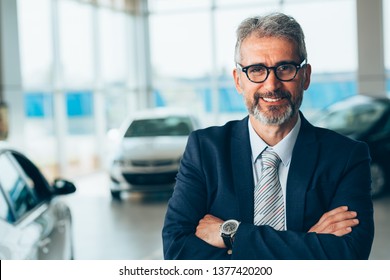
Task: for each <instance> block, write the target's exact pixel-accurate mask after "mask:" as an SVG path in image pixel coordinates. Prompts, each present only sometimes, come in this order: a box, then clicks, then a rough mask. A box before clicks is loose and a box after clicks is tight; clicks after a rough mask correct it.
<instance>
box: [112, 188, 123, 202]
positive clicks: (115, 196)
mask: <svg viewBox="0 0 390 280" xmlns="http://www.w3.org/2000/svg"><path fill="white" fill-rule="evenodd" d="M111 197H112V198H113V199H115V200H121V192H120V191H113V190H111Z"/></svg>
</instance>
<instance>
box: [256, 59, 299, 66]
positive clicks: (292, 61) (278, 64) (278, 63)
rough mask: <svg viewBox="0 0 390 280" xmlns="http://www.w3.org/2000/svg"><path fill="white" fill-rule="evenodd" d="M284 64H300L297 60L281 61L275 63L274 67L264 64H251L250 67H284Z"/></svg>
mask: <svg viewBox="0 0 390 280" xmlns="http://www.w3.org/2000/svg"><path fill="white" fill-rule="evenodd" d="M283 64H294V65H299V62H296V61H295V60H281V61H278V62H277V63H275V64H274V65H271V66H267V65H266V64H265V63H263V62H259V63H253V64H249V66H254V65H261V66H266V67H277V66H280V65H283Z"/></svg>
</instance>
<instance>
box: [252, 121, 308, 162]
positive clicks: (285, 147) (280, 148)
mask: <svg viewBox="0 0 390 280" xmlns="http://www.w3.org/2000/svg"><path fill="white" fill-rule="evenodd" d="M248 128H249V140H250V144H251V149H252V161H253V163H255V162H256V160H257V158H258V157H259V155H260V154H261V153H262V152H263V151H264V149H266V148H267V147H268V145H267V144H266V143H265V142H264V141H263V139H261V138H260V137H259V136H258V135H257V133H256V131H255V130H254V128H253V127H252V125H251V123H250V120H249V119H248ZM300 128H301V117H300V116H299V114H298V120H297V123H296V124H295V126H294V127H293V129H292V130H291V131H290V132H289V133H288V134H287V136H286V137H284V138H283V139H282V140H281V141H280V142H279V143H278V144H276V145H275V146H273V147H272V149H273V150H274V151H275V152H276V153H277V154H278V156H279V157H280V159H281V161H282V163H283V165H284V166H288V165H289V164H290V162H291V157H292V151H293V149H294V145H295V142H296V140H297V138H298V133H299V130H300Z"/></svg>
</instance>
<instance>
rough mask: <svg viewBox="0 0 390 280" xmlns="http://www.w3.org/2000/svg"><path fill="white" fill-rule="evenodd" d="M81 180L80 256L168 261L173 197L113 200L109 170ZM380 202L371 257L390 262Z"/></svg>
mask: <svg viewBox="0 0 390 280" xmlns="http://www.w3.org/2000/svg"><path fill="white" fill-rule="evenodd" d="M75 183H76V185H77V187H78V190H77V193H75V194H72V195H70V196H68V197H64V199H65V200H66V201H67V202H68V204H69V205H70V207H71V209H72V213H73V221H74V238H75V248H74V249H75V258H76V259H82V260H119V259H126V260H128V259H136V260H142V259H149V260H150V259H152V260H153V259H162V245H161V228H162V224H163V219H164V215H165V211H166V205H167V201H168V199H169V195H159V196H156V195H155V196H148V197H142V196H139V195H125V197H124V199H123V201H122V202H116V201H112V200H111V197H110V193H109V190H108V183H109V182H108V177H107V175H106V174H105V173H96V174H93V175H91V176H87V177H83V178H80V179H78V180H76V181H75ZM374 205H375V223H376V236H375V240H374V244H373V249H372V253H371V257H370V258H371V259H375V260H381V259H386V260H390V218H389V213H390V195H388V196H386V197H384V198H381V199H378V200H375V201H374Z"/></svg>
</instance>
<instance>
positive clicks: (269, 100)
mask: <svg viewBox="0 0 390 280" xmlns="http://www.w3.org/2000/svg"><path fill="white" fill-rule="evenodd" d="M263 100H264V101H265V102H269V103H272V102H278V101H280V100H282V98H269V97H263Z"/></svg>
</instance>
